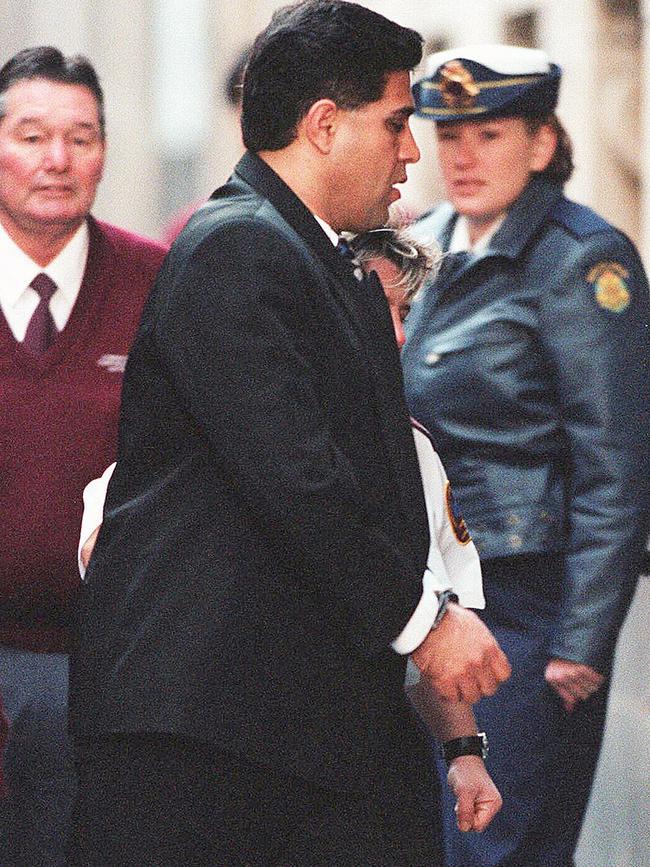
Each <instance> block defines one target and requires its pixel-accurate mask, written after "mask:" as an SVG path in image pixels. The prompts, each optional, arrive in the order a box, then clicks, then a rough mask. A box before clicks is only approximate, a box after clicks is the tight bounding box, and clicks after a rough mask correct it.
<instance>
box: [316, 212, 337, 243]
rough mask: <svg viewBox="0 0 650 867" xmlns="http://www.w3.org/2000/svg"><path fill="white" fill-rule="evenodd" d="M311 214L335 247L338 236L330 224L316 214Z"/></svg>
mask: <svg viewBox="0 0 650 867" xmlns="http://www.w3.org/2000/svg"><path fill="white" fill-rule="evenodd" d="M312 216H313V218H314V219H315V220H316V222H317V223H318V225H319V226H320V227H321V229H322V230H323V232H325V234H326V235H327V237H328V238H329V239H330V241H331V242H332V244H333V245H334V246H335V247H336V245H337V244H338V242H339V236H338V235H337V234H336V232H335V231H334V229H333V228H332V227H331V226H330V224H329V223H326V222H325V220H321V218H320V217H319V216H317V215H316V214H312Z"/></svg>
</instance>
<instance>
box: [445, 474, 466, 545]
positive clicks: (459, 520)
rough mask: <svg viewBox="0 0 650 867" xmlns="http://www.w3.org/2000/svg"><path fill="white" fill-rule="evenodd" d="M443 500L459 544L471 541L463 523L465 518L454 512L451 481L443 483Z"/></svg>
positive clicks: (454, 505)
mask: <svg viewBox="0 0 650 867" xmlns="http://www.w3.org/2000/svg"><path fill="white" fill-rule="evenodd" d="M445 502H446V504H447V515H448V516H449V523H450V524H451V528H452V530H453V531H454V536H455V537H456V538H457V539H458V541H459V542H460V544H461V545H467V544H469V543H470V542H471V541H472V537H471V536H470V534H469V530H468V529H467V524H466V523H465V519H464V518H463V516H462V515H460V514H458V513H457V512H456V504H455V502H454V495H453V493H452V490H451V483H450V482H447V484H446V485H445Z"/></svg>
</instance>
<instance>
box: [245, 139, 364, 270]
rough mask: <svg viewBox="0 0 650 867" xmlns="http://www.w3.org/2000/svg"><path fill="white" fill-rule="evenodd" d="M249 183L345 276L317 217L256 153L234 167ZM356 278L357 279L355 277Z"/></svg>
mask: <svg viewBox="0 0 650 867" xmlns="http://www.w3.org/2000/svg"><path fill="white" fill-rule="evenodd" d="M235 173H236V174H238V175H239V176H240V177H241V178H243V180H244V181H246V183H247V184H249V185H250V186H251V187H253V188H254V189H255V190H257V192H258V193H260V195H262V196H264V198H266V199H268V200H269V202H270V203H271V204H272V205H273V207H274V208H275V209H276V211H278V212H279V213H280V214H281V215H282V217H284V219H285V220H286V221H287V223H289V225H290V226H291V227H292V228H293V229H295V230H296V232H298V234H299V235H300V237H301V238H302V239H303V240H304V241H306V242H307V244H309V246H310V247H311V248H312V249H313V251H314V253H315V254H316V255H317V256H318V258H319V259H321V260H324V261H325V262H326V263H327V264H328V265H329V266H330V267H333V268H335V270H336V271H337V272H339V273H343V274H345V267H342V265H343V266H345V263H344V262H343V260H342V259H341V256H340V254H339V253H338V252H337V251H336V248H335V247H334V245H333V244H332V242H331V241H330V239H329V238H328V237H327V235H326V234H325V232H324V231H323V229H322V228H321V227H320V226H319V225H318V222H317V221H316V219H315V217H314V215H313V214H312V213H311V211H310V210H309V209H308V208H307V206H306V205H305V204H304V203H303V202H302V200H301V199H299V198H298V196H297V195H296V194H295V193H294V191H293V190H292V189H291V187H289V186H288V185H287V184H285V182H284V181H283V180H282V178H281V177H280V176H279V175H278V174H276V172H274V171H273V169H272V168H271V167H270V166H269V165H267V164H266V163H265V162H264V160H261V159H260V158H259V157H258V156H257V155H256V154H253V153H251V152H250V151H246V153H245V154H244V156H243V157H242V158H241V159H240V161H239V162H238V163H237V165H236V166H235ZM353 279H354V278H353Z"/></svg>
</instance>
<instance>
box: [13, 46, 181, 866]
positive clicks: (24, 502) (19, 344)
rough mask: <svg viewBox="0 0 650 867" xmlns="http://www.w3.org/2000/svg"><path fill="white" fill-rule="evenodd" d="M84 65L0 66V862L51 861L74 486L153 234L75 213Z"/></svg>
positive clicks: (99, 125) (57, 847)
mask: <svg viewBox="0 0 650 867" xmlns="http://www.w3.org/2000/svg"><path fill="white" fill-rule="evenodd" d="M105 148H106V144H105V137H104V107H103V96H102V91H101V87H100V85H99V82H98V79H97V76H96V74H95V71H94V69H93V68H92V66H91V65H90V63H89V62H88V61H87V60H86V59H84V58H82V57H72V58H66V57H64V56H63V55H62V54H61V53H60V52H59V51H58V50H56V49H55V48H50V47H40V48H33V49H28V50H25V51H21V52H20V53H19V54H17V55H15V56H14V57H13V58H12V59H11V60H10V61H9V62H8V63H6V64H5V66H4V67H3V68H2V69H1V70H0V264H1V265H2V273H3V279H2V282H1V284H0V307H1V315H0V358H1V363H0V382H1V393H2V402H1V406H0V431H1V433H2V443H3V448H2V462H1V463H2V497H1V498H0V523H1V525H2V533H1V534H0V612H1V618H0V692H1V693H2V695H3V698H4V701H5V704H6V709H7V714H8V717H9V722H10V738H9V743H8V746H7V751H6V757H5V771H6V778H7V785H8V791H9V795H8V797H7V798H6V799H4V800H3V801H2V802H0V863H2V865H3V867H8V865H14V864H16V865H26V864H29V865H40V864H43V865H45V864H47V865H48V867H52V865H58V864H61V863H63V860H64V855H63V844H64V840H65V836H66V831H67V818H68V815H69V809H70V803H71V798H72V795H73V779H74V776H73V773H72V766H71V756H70V750H69V748H68V743H67V737H66V734H65V730H66V714H67V709H66V704H67V676H68V674H67V673H68V656H67V653H68V650H69V642H70V620H71V604H72V600H73V596H74V593H75V590H76V588H77V584H78V575H77V573H76V569H75V547H76V533H77V528H78V523H79V516H80V515H79V513H80V508H79V493H80V491H81V490H82V489H83V486H84V485H85V484H86V482H87V481H88V480H89V479H91V478H93V476H95V475H97V472H98V470H99V469H101V468H102V467H104V466H105V465H106V462H107V461H108V460H110V459H111V457H112V456H113V454H114V450H115V446H116V429H117V412H118V404H119V395H120V389H121V381H122V372H123V369H124V363H125V360H126V354H127V351H128V348H129V345H130V343H131V340H132V338H133V335H134V332H135V328H136V324H137V322H138V319H139V316H140V312H141V309H142V305H143V301H144V298H145V296H146V294H147V292H148V290H149V288H150V286H151V283H152V282H153V279H154V277H155V274H156V272H157V270H158V267H159V266H160V263H161V261H162V258H163V255H164V248H163V247H161V246H160V245H158V244H155V243H153V242H150V241H147V240H145V239H143V238H139V237H136V236H134V235H131V234H129V233H126V232H124V231H122V230H120V229H117V228H115V227H114V226H109V225H107V224H105V223H101V222H98V221H97V220H94V219H93V218H92V217H90V216H89V211H90V208H91V206H92V204H93V200H94V198H95V192H96V189H97V184H98V183H99V181H100V179H101V176H102V171H103V168H104V154H105Z"/></svg>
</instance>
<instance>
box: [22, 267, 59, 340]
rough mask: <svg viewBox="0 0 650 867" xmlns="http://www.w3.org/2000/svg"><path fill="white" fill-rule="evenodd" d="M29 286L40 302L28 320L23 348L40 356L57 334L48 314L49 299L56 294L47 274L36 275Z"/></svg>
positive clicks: (52, 281) (54, 284) (53, 283)
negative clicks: (36, 293) (38, 296)
mask: <svg viewBox="0 0 650 867" xmlns="http://www.w3.org/2000/svg"><path fill="white" fill-rule="evenodd" d="M29 285H30V286H31V287H32V289H35V290H36V292H38V294H39V295H40V298H41V300H40V301H39V302H38V307H37V308H36V310H34V313H33V314H32V318H31V319H30V320H29V325H28V326H27V331H26V332H25V339H24V340H23V346H24V347H25V349H26V350H27V351H28V352H31V353H32V355H42V354H43V353H44V352H45V351H46V350H47V349H48V348H49V347H50V346H51V345H52V343H54V340H55V338H56V336H57V334H58V331H57V330H56V325H55V324H54V320H53V319H52V314H51V313H50V298H51V297H52V295H54V293H55V292H56V289H57V286H56V283H55V282H54V280H51V279H50V278H49V277H48V276H47V274H37V275H36V277H34V279H33V280H32V282H31V283H30V284H29Z"/></svg>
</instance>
